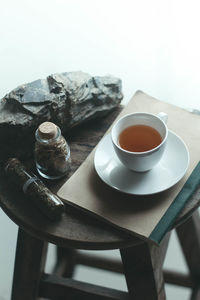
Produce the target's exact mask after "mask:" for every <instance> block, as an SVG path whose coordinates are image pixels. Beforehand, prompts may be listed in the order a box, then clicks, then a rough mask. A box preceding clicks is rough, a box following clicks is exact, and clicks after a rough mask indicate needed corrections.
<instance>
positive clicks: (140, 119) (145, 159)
mask: <svg viewBox="0 0 200 300" xmlns="http://www.w3.org/2000/svg"><path fill="white" fill-rule="evenodd" d="M166 122H167V114H165V113H159V114H158V115H154V114H150V113H146V112H139V113H131V114H128V115H125V116H124V117H122V118H120V119H119V120H118V121H116V123H115V124H114V125H113V127H112V131H111V137H112V143H113V146H114V149H115V152H116V154H117V156H118V158H119V160H120V161H121V162H122V163H123V164H124V166H125V167H127V168H128V169H131V170H133V171H137V172H145V171H148V170H150V169H152V168H153V167H154V166H155V165H156V164H157V163H158V162H159V161H160V159H161V157H162V155H163V153H164V150H165V146H166V141H167V136H168V128H167V126H166ZM134 125H147V126H150V127H153V128H154V129H155V130H156V131H157V132H158V133H159V134H160V136H161V139H162V141H161V143H160V144H159V145H158V146H156V147H155V148H152V149H150V150H148V151H144V152H132V151H127V150H125V149H123V148H122V147H121V146H120V144H119V135H120V133H121V132H122V131H123V130H124V129H126V128H128V127H130V126H134Z"/></svg>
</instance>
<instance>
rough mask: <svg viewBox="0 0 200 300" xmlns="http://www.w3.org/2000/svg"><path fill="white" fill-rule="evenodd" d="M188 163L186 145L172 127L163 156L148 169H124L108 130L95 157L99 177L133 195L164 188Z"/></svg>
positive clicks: (152, 192)
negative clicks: (143, 170)
mask: <svg viewBox="0 0 200 300" xmlns="http://www.w3.org/2000/svg"><path fill="white" fill-rule="evenodd" d="M188 164H189V152H188V149H187V146H186V145H185V143H184V142H183V140H182V139H181V138H180V137H178V136H177V135H176V134H175V133H173V132H171V131H169V136H168V141H167V145H166V150H165V152H164V155H163V157H162V159H161V160H160V162H159V163H158V164H157V165H156V166H155V167H154V168H153V169H152V170H150V171H147V172H143V173H138V172H134V171H131V170H129V169H127V168H126V167H125V166H124V165H123V164H122V163H121V162H120V161H119V159H118V157H117V155H116V154H115V151H114V148H113V145H112V142H111V137H110V134H108V135H106V136H104V137H103V138H102V140H101V141H100V143H99V144H98V146H97V149H96V152H95V157H94V166H95V169H96V172H97V174H98V175H99V177H100V178H101V179H102V180H103V181H104V182H105V183H106V184H108V185H109V186H111V187H112V188H114V189H117V190H119V191H121V192H124V193H127V194H132V195H151V194H155V193H159V192H162V191H164V190H167V189H168V188H170V187H172V186H173V185H175V184H176V183H177V182H178V181H179V180H180V179H181V178H182V177H183V176H184V174H185V173H186V171H187V168H188Z"/></svg>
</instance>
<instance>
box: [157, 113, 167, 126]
mask: <svg viewBox="0 0 200 300" xmlns="http://www.w3.org/2000/svg"><path fill="white" fill-rule="evenodd" d="M157 117H158V118H160V119H161V120H162V121H163V122H164V123H165V124H167V120H168V115H167V114H166V113H164V112H159V113H158V114H157Z"/></svg>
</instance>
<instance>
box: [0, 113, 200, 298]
mask: <svg viewBox="0 0 200 300" xmlns="http://www.w3.org/2000/svg"><path fill="white" fill-rule="evenodd" d="M120 110H121V108H119V109H116V110H115V111H114V112H113V113H112V114H110V115H109V116H108V117H106V118H104V119H101V120H98V121H97V120H96V121H92V122H89V123H87V124H85V125H84V126H81V128H78V129H75V130H73V131H72V132H70V137H68V138H67V140H68V141H69V144H70V147H71V152H72V159H73V165H72V172H71V174H72V173H73V172H74V171H75V170H76V169H77V168H78V166H79V165H80V164H81V162H82V161H83V160H84V159H85V158H86V157H87V155H88V154H89V152H90V151H91V150H92V149H93V147H94V146H95V145H96V144H97V142H98V141H99V140H100V138H101V137H102V136H103V134H104V133H105V131H106V129H107V128H108V126H109V125H110V124H111V122H112V121H113V120H114V118H115V117H116V115H117V114H118V113H119V111H120ZM71 174H70V175H71ZM0 180H1V186H0V204H1V207H2V209H3V210H4V211H5V213H6V214H7V215H8V216H9V217H10V218H11V219H12V220H13V221H14V222H15V223H16V224H17V225H18V226H19V232H18V241H17V249H16V259H15V270H14V277H13V290H12V300H36V299H39V298H40V297H42V298H45V299H52V300H64V299H70V300H71V299H76V300H78V299H81V300H82V299H92V300H94V299H95V300H98V299H99V300H100V299H136V300H137V299H139V300H140V299H141V300H145V299H148V300H156V299H159V300H161V299H162V300H163V299H165V290H164V281H165V282H168V283H172V284H178V285H181V286H187V287H191V288H192V290H193V292H192V298H191V299H193V300H195V299H199V296H200V290H199V276H200V237H199V226H200V225H199V224H200V223H199V216H198V213H197V212H194V211H195V210H196V209H197V207H198V206H199V202H200V197H199V195H200V189H199V190H197V191H196V193H195V194H194V195H193V196H192V198H191V199H190V201H189V203H188V204H187V206H186V207H185V208H184V211H183V212H182V213H181V215H180V216H179V218H178V219H177V220H176V224H174V228H176V231H177V233H178V237H179V240H180V242H181V247H182V249H183V252H184V255H185V257H186V261H187V264H188V267H189V270H190V275H187V276H186V275H182V274H179V273H172V272H169V271H167V272H163V270H162V266H163V262H164V258H165V254H166V250H167V246H168V241H169V235H170V233H169V234H167V235H166V237H165V238H164V240H163V242H162V243H161V246H160V247H157V246H155V245H152V244H148V243H147V242H144V241H141V240H139V239H138V238H136V237H133V236H132V235H130V234H128V233H125V232H122V231H120V230H118V229H114V228H112V226H109V225H107V224H105V223H104V222H103V221H99V220H96V219H95V218H94V217H92V216H88V215H87V214H85V213H83V212H81V211H79V210H78V209H75V208H73V207H71V206H67V207H66V213H65V214H64V215H63V217H62V218H61V219H60V220H59V221H56V222H52V221H49V220H48V219H47V218H46V217H44V216H43V215H42V213H40V211H39V210H38V209H37V208H35V207H34V206H33V205H32V204H31V203H29V201H28V199H27V198H26V197H25V196H24V195H23V194H22V193H21V192H19V190H18V189H17V187H15V186H13V187H12V189H11V188H10V185H9V184H10V183H8V181H7V179H6V177H5V176H4V174H0ZM65 180H66V179H65ZM62 183H63V182H61V181H60V182H59V183H57V184H55V183H54V184H51V189H52V190H53V191H56V190H57V189H58V188H59V186H60V185H61V184H62ZM193 212H194V213H193ZM192 213H193V214H192ZM48 242H50V243H53V244H55V245H57V246H58V248H57V249H58V251H57V253H58V255H57V258H58V260H57V264H56V267H55V270H54V272H53V274H45V273H44V265H45V259H46V251H47V245H48ZM75 249H90V250H94V249H98V250H107V249H119V250H120V254H121V258H122V262H118V261H115V260H111V259H102V258H98V259H97V258H95V257H91V256H88V255H84V254H80V253H77V251H75ZM75 264H84V265H89V266H94V267H97V268H101V269H105V270H110V271H113V272H118V273H124V274H125V278H126V282H127V287H128V293H126V292H122V291H117V290H114V289H110V288H105V287H100V286H97V285H92V284H89V283H83V282H78V281H76V280H74V279H72V274H73V269H74V266H75ZM63 276H64V277H63Z"/></svg>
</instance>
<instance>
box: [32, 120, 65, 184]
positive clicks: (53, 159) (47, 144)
mask: <svg viewBox="0 0 200 300" xmlns="http://www.w3.org/2000/svg"><path fill="white" fill-rule="evenodd" d="M35 138H36V142H35V149H34V154H35V164H36V167H37V170H38V173H39V174H40V175H41V176H42V177H44V178H47V179H58V178H61V177H63V176H65V175H66V174H67V173H68V172H69V170H70V164H71V157H70V148H69V145H68V144H67V142H66V140H65V138H64V137H63V136H62V135H61V130H60V128H59V127H58V126H56V125H55V124H54V123H52V122H44V123H42V124H41V125H40V126H39V127H38V129H37V130H36V132H35Z"/></svg>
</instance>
